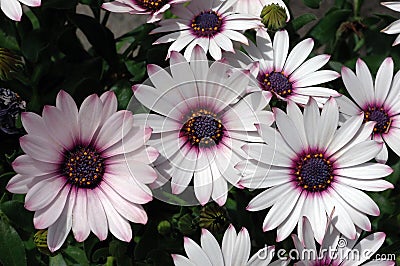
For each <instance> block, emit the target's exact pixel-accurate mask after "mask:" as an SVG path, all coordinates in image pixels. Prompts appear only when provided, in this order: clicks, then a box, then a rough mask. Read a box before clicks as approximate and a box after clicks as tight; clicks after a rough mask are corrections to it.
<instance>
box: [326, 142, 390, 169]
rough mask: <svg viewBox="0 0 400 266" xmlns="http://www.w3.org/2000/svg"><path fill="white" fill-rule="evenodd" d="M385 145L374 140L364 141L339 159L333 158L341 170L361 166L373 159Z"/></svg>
mask: <svg viewBox="0 0 400 266" xmlns="http://www.w3.org/2000/svg"><path fill="white" fill-rule="evenodd" d="M382 145H383V143H378V142H376V141H374V140H370V141H364V142H361V143H358V144H356V145H354V146H353V147H352V148H351V149H349V150H348V151H346V152H345V153H343V154H342V155H341V156H340V157H339V158H337V157H336V156H335V155H334V156H333V158H334V160H335V164H337V165H338V166H339V167H340V168H342V167H348V166H353V165H359V164H362V163H365V162H368V161H369V160H371V159H373V158H374V157H375V156H376V155H377V154H378V153H379V151H380V150H381V149H382Z"/></svg>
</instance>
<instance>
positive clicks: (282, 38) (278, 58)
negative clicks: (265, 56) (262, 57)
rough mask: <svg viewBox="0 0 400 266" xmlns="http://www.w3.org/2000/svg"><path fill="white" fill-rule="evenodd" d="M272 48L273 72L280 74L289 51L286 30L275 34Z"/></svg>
mask: <svg viewBox="0 0 400 266" xmlns="http://www.w3.org/2000/svg"><path fill="white" fill-rule="evenodd" d="M273 48H274V66H275V71H277V72H281V71H282V70H283V66H284V65H285V61H286V57H287V54H288V50H289V34H288V33H287V31H286V30H282V31H278V32H276V33H275V36H274V43H273Z"/></svg>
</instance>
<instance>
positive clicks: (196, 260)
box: [172, 225, 289, 266]
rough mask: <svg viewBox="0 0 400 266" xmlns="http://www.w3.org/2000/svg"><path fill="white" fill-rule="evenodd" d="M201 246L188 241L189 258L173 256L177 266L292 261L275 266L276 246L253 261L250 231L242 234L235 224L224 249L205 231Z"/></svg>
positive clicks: (228, 234) (202, 234)
mask: <svg viewBox="0 0 400 266" xmlns="http://www.w3.org/2000/svg"><path fill="white" fill-rule="evenodd" d="M200 242H201V246H199V245H198V244H197V243H196V242H194V241H193V240H192V239H190V238H187V237H185V238H184V247H185V251H186V254H187V256H188V258H186V257H184V256H182V255H178V254H173V255H172V258H173V260H174V264H175V265H177V266H187V265H205V266H206V265H207V266H208V265H210V266H211V265H215V266H224V265H226V266H231V265H235V266H236V265H237V266H243V265H275V266H277V265H282V266H284V265H287V264H288V263H289V260H276V261H274V262H272V263H270V262H271V260H272V258H273V257H274V253H275V247H274V246H269V247H267V248H263V249H260V250H259V251H258V252H256V253H255V254H254V255H253V256H252V257H251V258H250V260H249V257H250V249H251V242H250V236H249V232H248V231H247V229H246V228H244V227H243V228H242V230H240V232H239V233H238V234H236V230H235V228H234V227H233V225H230V226H229V227H228V229H227V230H226V231H225V234H224V237H223V239H222V246H221V247H220V246H219V244H218V242H217V240H216V239H215V238H214V236H213V235H212V234H211V233H210V232H209V231H208V230H206V229H202V231H201V239H200Z"/></svg>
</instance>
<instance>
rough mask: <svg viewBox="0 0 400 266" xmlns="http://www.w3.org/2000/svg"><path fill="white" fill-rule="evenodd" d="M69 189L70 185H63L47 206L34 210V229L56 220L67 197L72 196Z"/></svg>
mask: <svg viewBox="0 0 400 266" xmlns="http://www.w3.org/2000/svg"><path fill="white" fill-rule="evenodd" d="M70 191H71V187H70V186H65V187H64V188H63V189H62V190H61V191H60V193H58V195H57V196H56V197H55V198H54V200H53V201H52V202H51V203H50V204H49V205H48V206H46V207H45V208H43V209H40V210H37V211H36V212H35V215H34V217H33V224H34V225H35V228H36V229H46V228H48V227H50V226H51V225H52V224H54V223H55V222H56V220H57V219H58V218H59V217H60V215H61V212H62V211H63V210H64V207H65V205H66V203H67V201H68V197H69V196H70V197H72V196H73V195H72V193H70ZM70 194H71V195H70ZM85 223H86V222H85Z"/></svg>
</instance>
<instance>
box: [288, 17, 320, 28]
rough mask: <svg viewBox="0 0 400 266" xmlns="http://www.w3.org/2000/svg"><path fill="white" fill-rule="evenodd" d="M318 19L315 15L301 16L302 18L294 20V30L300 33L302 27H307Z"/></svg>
mask: <svg viewBox="0 0 400 266" xmlns="http://www.w3.org/2000/svg"><path fill="white" fill-rule="evenodd" d="M316 19H317V17H316V16H315V15H314V14H304V15H301V16H300V17H297V18H295V19H293V20H292V25H293V29H294V30H295V31H298V30H299V29H301V28H302V27H304V26H305V25H307V24H308V23H310V22H311V21H314V20H316Z"/></svg>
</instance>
